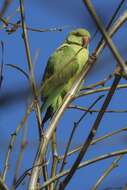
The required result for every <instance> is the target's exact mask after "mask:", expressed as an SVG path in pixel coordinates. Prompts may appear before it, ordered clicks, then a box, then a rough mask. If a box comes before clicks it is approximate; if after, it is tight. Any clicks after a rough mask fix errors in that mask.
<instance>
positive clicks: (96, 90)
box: [74, 84, 127, 99]
mask: <svg viewBox="0 0 127 190" xmlns="http://www.w3.org/2000/svg"><path fill="white" fill-rule="evenodd" d="M122 88H127V84H119V85H118V86H117V88H116V90H119V89H122ZM109 90H110V87H103V88H98V89H93V90H89V91H87V92H81V93H79V94H78V95H76V96H75V97H74V99H75V98H79V97H82V96H87V95H90V94H94V93H98V92H104V91H109Z"/></svg>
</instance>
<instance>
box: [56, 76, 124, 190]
mask: <svg viewBox="0 0 127 190" xmlns="http://www.w3.org/2000/svg"><path fill="white" fill-rule="evenodd" d="M120 79H121V76H120V75H116V76H115V79H114V82H113V84H112V86H111V89H110V91H109V93H108V95H107V97H106V99H105V101H104V103H103V105H102V107H101V110H100V111H99V113H98V115H97V118H96V120H95V122H94V124H93V126H92V129H91V131H90V133H89V135H88V137H87V139H86V141H85V142H84V144H83V146H82V148H81V150H80V152H79V155H78V157H77V159H76V161H75V162H74V164H73V165H72V168H71V170H70V172H69V174H68V176H67V177H66V178H65V179H64V180H63V182H61V184H60V188H59V190H64V188H65V187H66V186H67V185H68V183H69V181H70V180H71V178H72V177H73V175H74V173H75V172H76V170H77V168H78V166H79V164H80V162H81V160H82V159H83V157H84V155H85V153H86V151H87V149H88V148H89V146H90V144H91V142H92V140H93V138H94V136H95V135H96V132H97V129H98V128H99V124H100V122H101V120H102V117H103V115H104V113H105V110H106V109H107V107H108V105H109V103H110V101H111V99H112V96H113V94H114V92H115V89H116V86H117V85H118V83H119V81H120Z"/></svg>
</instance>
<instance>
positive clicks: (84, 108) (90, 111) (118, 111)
mask: <svg viewBox="0 0 127 190" xmlns="http://www.w3.org/2000/svg"><path fill="white" fill-rule="evenodd" d="M68 109H76V110H80V111H87V112H89V113H90V114H92V113H98V112H99V109H89V108H86V107H82V106H78V105H73V104H71V105H69V106H68ZM105 113H127V110H121V109H120V110H119V109H111V110H106V111H105Z"/></svg>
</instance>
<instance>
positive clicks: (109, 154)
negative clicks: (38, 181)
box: [40, 149, 127, 190]
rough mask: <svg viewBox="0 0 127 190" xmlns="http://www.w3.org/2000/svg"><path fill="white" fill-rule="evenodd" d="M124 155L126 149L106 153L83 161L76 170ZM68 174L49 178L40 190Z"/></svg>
mask: <svg viewBox="0 0 127 190" xmlns="http://www.w3.org/2000/svg"><path fill="white" fill-rule="evenodd" d="M124 154H127V149H124V150H120V151H115V152H112V153H107V154H104V155H101V156H99V157H96V158H94V159H91V160H87V161H84V162H82V163H81V164H80V165H79V166H78V168H77V169H81V168H83V167H86V166H88V165H91V164H94V163H96V162H99V161H101V160H105V159H108V158H112V157H115V156H120V155H124ZM69 172H70V169H68V170H66V171H63V172H61V173H59V174H57V175H56V176H55V177H54V178H51V179H49V181H47V182H46V183H44V184H43V185H42V186H41V188H40V190H42V189H43V188H45V187H46V186H47V185H49V184H51V183H52V182H54V181H56V180H58V179H59V178H61V177H64V176H66V175H68V173H69Z"/></svg>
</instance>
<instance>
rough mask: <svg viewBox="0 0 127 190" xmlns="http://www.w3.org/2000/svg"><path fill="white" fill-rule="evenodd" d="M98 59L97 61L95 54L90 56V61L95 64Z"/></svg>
mask: <svg viewBox="0 0 127 190" xmlns="http://www.w3.org/2000/svg"><path fill="white" fill-rule="evenodd" d="M96 59H97V56H96V54H95V53H93V54H92V55H90V56H89V61H90V62H95V61H96Z"/></svg>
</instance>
